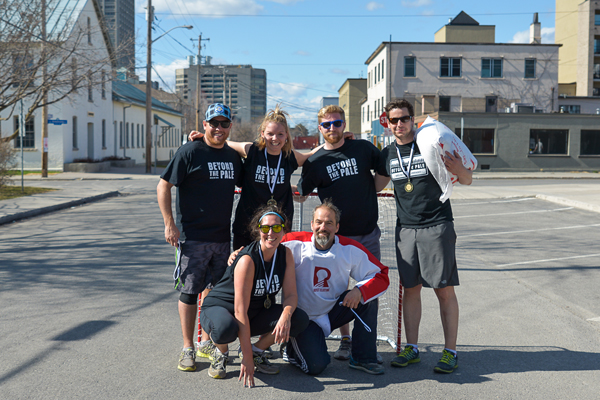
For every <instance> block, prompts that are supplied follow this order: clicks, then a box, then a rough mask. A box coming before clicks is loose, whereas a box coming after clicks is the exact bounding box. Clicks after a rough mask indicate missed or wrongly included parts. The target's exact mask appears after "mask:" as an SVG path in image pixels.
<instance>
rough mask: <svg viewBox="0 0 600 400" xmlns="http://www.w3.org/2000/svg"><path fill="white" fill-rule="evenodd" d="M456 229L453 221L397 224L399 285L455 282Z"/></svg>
mask: <svg viewBox="0 0 600 400" xmlns="http://www.w3.org/2000/svg"><path fill="white" fill-rule="evenodd" d="M455 247H456V232H455V231H454V223H453V222H452V221H448V222H443V223H441V224H439V225H434V226H430V227H428V228H417V229H413V228H400V227H398V226H397V227H396V260H397V262H398V273H399V274H400V279H401V281H402V286H404V287H406V288H412V287H415V286H417V285H420V284H422V285H423V286H425V287H430V288H435V289H439V288H444V287H446V286H458V285H459V282H458V268H457V266H456V254H455Z"/></svg>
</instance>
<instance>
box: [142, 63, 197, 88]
mask: <svg viewBox="0 0 600 400" xmlns="http://www.w3.org/2000/svg"><path fill="white" fill-rule="evenodd" d="M188 66H189V64H188V62H187V60H174V61H173V62H171V63H170V64H155V63H152V80H153V81H157V82H158V83H159V86H160V87H161V88H162V89H163V90H165V91H167V92H174V91H175V70H176V69H179V68H187V67H188ZM157 73H158V75H160V77H161V78H162V81H161V80H160V78H159V77H158V76H157ZM139 76H140V80H141V81H145V80H146V69H145V68H144V69H143V70H140V71H139ZM163 81H165V83H166V85H165V83H163Z"/></svg>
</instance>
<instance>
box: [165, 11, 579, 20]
mask: <svg viewBox="0 0 600 400" xmlns="http://www.w3.org/2000/svg"><path fill="white" fill-rule="evenodd" d="M534 12H537V13H538V14H566V13H572V11H558V12H556V11H542V12H540V11H529V12H504V13H469V15H471V16H515V15H531V14H533V13H534ZM156 14H165V15H188V16H194V17H205V18H233V17H243V18H248V17H250V18H320V19H322V18H327V19H332V18H336V19H339V18H361V19H365V18H386V19H389V18H431V17H446V18H448V17H450V18H454V17H456V15H454V14H428V15H423V14H375V15H373V14H371V15H369V14H338V15H329V14H328V15H323V14H315V15H310V14H298V15H289V14H252V15H249V14H203V13H187V14H184V13H181V14H175V13H173V14H171V13H167V12H163V13H156Z"/></svg>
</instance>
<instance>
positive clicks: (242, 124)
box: [229, 121, 259, 142]
mask: <svg viewBox="0 0 600 400" xmlns="http://www.w3.org/2000/svg"><path fill="white" fill-rule="evenodd" d="M258 125H259V122H258V121H254V122H249V121H239V122H238V121H234V122H233V125H232V126H231V132H230V134H229V139H230V140H233V141H235V142H254V141H255V140H256V137H257V136H258Z"/></svg>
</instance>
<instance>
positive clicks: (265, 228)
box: [258, 224, 285, 233]
mask: <svg viewBox="0 0 600 400" xmlns="http://www.w3.org/2000/svg"><path fill="white" fill-rule="evenodd" d="M284 226H285V225H284V224H275V225H259V226H258V229H260V231H261V232H262V233H269V230H271V229H273V232H274V233H279V232H281V230H282V229H283V227H284Z"/></svg>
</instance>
